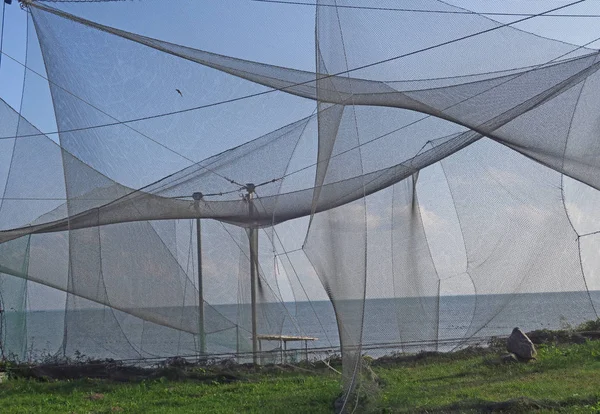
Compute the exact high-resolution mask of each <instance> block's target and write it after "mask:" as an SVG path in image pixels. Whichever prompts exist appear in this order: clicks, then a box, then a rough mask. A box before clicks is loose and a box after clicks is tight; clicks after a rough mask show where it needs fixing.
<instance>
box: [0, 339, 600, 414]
mask: <svg viewBox="0 0 600 414" xmlns="http://www.w3.org/2000/svg"><path fill="white" fill-rule="evenodd" d="M538 352H539V354H538V359H537V361H535V362H531V363H526V364H525V363H513V364H503V363H501V362H500V360H499V358H498V356H499V351H498V352H494V351H490V350H481V349H474V350H473V349H471V350H465V351H461V352H458V353H454V354H445V355H441V354H437V355H420V356H418V357H398V358H387V359H381V360H376V361H372V362H371V363H370V365H371V368H372V370H373V372H374V373H375V376H376V377H377V379H376V380H375V381H374V382H371V383H370V384H369V385H368V391H367V392H365V394H366V397H364V398H363V399H362V400H361V402H360V406H359V407H358V409H357V410H356V412H373V413H391V412H428V413H431V412H482V411H485V412H490V411H508V412H519V411H520V412H532V411H536V412H585V413H587V412H595V411H596V412H600V341H588V342H585V343H582V344H570V345H542V346H539V347H538ZM219 369H220V370H221V371H220V372H221V374H223V373H224V372H225V371H226V372H225V375H215V372H216V371H214V369H213V371H210V369H200V368H193V373H194V375H192V376H191V377H193V379H192V378H190V376H187V377H186V378H184V379H179V380H178V379H176V377H177V375H175V376H174V375H173V372H175V371H173V370H171V371H165V372H164V373H163V374H161V376H159V377H155V378H153V379H146V380H142V381H129V382H116V381H108V380H99V379H77V380H49V381H40V380H35V379H24V378H11V379H10V380H8V381H6V382H5V383H2V384H0V412H2V413H54V412H56V413H113V412H124V413H185V412H190V413H191V412H195V413H199V412H202V413H238V412H256V413H286V414H287V413H330V412H333V401H334V400H335V398H336V397H337V396H338V395H339V394H340V384H339V375H338V374H337V373H335V372H334V371H332V370H330V369H328V368H327V367H325V366H324V365H322V364H320V365H318V366H302V367H291V366H284V367H277V366H271V367H262V368H259V369H257V370H254V369H251V368H248V367H245V368H244V369H241V368H235V367H229V368H227V369H226V370H225V371H224V370H223V368H219Z"/></svg>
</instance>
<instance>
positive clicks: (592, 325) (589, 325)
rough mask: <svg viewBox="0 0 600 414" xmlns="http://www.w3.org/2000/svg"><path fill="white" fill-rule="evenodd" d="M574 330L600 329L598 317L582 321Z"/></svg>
mask: <svg viewBox="0 0 600 414" xmlns="http://www.w3.org/2000/svg"><path fill="white" fill-rule="evenodd" d="M575 330H576V331H579V332H585V331H600V318H598V319H595V320H594V319H592V320H591V321H587V322H584V323H582V324H580V325H577V327H576V328H575Z"/></svg>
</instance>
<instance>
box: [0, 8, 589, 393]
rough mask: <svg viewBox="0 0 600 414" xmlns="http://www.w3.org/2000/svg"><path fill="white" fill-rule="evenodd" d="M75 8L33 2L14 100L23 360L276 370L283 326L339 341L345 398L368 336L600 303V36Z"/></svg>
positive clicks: (12, 266) (449, 332)
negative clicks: (571, 40) (179, 360)
mask: <svg viewBox="0 0 600 414" xmlns="http://www.w3.org/2000/svg"><path fill="white" fill-rule="evenodd" d="M77 3H78V2H74V3H65V4H60V6H59V7H57V8H55V7H54V6H53V7H50V6H48V5H46V4H44V3H43V2H33V3H29V5H28V7H29V11H30V12H31V15H30V18H31V23H30V28H31V29H30V42H31V44H32V46H31V47H30V48H29V49H28V59H30V60H29V64H28V66H29V69H28V72H27V76H26V78H25V82H24V85H25V88H24V90H23V94H22V101H21V110H20V111H17V110H15V109H13V108H12V106H11V105H9V103H8V102H6V101H1V102H0V119H2V122H1V123H0V138H1V139H0V145H1V148H2V150H1V152H0V156H1V157H2V160H3V162H2V164H1V165H0V189H1V190H2V193H3V197H2V200H1V201H0V272H2V273H1V274H0V292H1V294H2V299H1V300H2V305H3V309H4V310H6V312H4V314H3V331H2V347H3V350H4V352H5V353H12V354H14V355H16V356H18V357H19V358H24V357H25V356H26V353H27V352H26V351H27V348H28V341H29V342H30V343H29V345H31V341H32V339H31V338H32V337H33V333H34V332H35V336H37V337H38V338H39V339H38V341H42V342H43V345H42V346H37V347H36V349H43V350H45V351H47V352H49V353H52V354H59V355H62V356H67V357H72V356H74V355H77V354H78V353H81V352H83V353H85V354H86V355H90V356H93V357H114V358H120V359H124V358H152V357H168V356H175V355H201V356H203V357H213V356H218V355H235V356H237V357H238V358H239V360H240V361H243V362H246V361H254V362H258V359H257V358H259V356H258V355H257V354H258V351H259V350H260V351H262V352H261V354H260V355H262V361H263V362H268V361H277V360H278V358H281V359H283V358H284V353H282V352H281V347H283V346H284V341H283V338H284V337H283V336H282V335H286V336H287V338H288V339H289V338H292V337H291V336H293V339H295V340H296V341H297V342H293V343H291V344H290V345H291V346H292V347H296V348H297V349H301V348H302V347H304V346H307V347H308V346H311V347H316V348H319V347H336V346H340V347H341V352H342V356H343V383H344V390H345V395H346V396H349V395H351V394H352V392H353V391H354V390H355V389H356V387H357V384H359V377H360V376H359V373H360V361H361V353H363V352H365V350H366V351H367V352H372V351H370V350H373V349H374V348H376V347H383V346H386V344H391V345H390V347H393V348H392V349H393V350H398V349H399V350H402V351H414V350H420V349H429V350H449V349H453V348H455V347H456V346H460V345H461V344H465V343H467V342H468V341H470V340H472V339H477V338H485V337H488V336H491V335H498V334H502V333H505V332H508V331H509V330H510V329H511V328H512V327H513V326H515V325H519V326H521V327H524V328H526V329H532V328H536V327H548V326H556V325H558V324H559V323H565V322H568V323H577V322H579V321H583V320H586V319H590V318H595V317H597V312H596V309H597V307H598V306H599V305H600V303H599V301H600V296H599V295H598V294H597V289H598V288H599V287H600V281H599V280H600V279H599V276H598V275H597V271H596V270H595V269H596V268H597V261H598V259H599V258H598V257H597V256H598V249H597V248H596V247H597V244H596V242H597V241H598V240H597V239H598V234H597V231H598V226H599V225H600V221H599V220H598V218H597V212H596V211H597V209H596V208H595V206H596V205H597V204H596V202H597V201H600V198H599V196H598V194H597V190H598V189H600V182H599V181H598V179H599V178H598V177H600V174H599V171H598V168H599V167H600V161H599V160H600V154H599V151H600V147H599V145H598V143H597V139H596V137H597V136H598V132H599V131H598V130H597V129H598V122H597V119H596V115H595V111H594V108H596V107H597V106H598V103H599V102H598V99H600V98H598V96H600V94H598V85H599V82H600V78H599V77H600V75H599V74H598V69H599V68H600V61H599V57H598V52H597V51H596V50H593V49H590V48H587V47H584V46H574V45H570V44H567V43H564V42H559V41H555V40H550V39H546V38H543V37H540V36H537V35H533V34H531V33H527V32H525V31H523V30H519V29H516V28H515V27H512V26H511V25H509V24H503V23H499V22H496V21H493V20H490V19H488V18H486V17H483V16H481V15H478V14H476V13H467V12H464V10H462V9H458V8H456V7H454V6H451V5H448V4H446V3H443V2H439V1H416V0H415V1H410V2H407V3H410V7H411V8H414V9H419V10H425V11H430V12H431V13H418V14H403V13H393V12H390V10H389V9H390V8H393V5H394V2H386V1H377V2H374V3H377V7H373V8H370V9H368V8H361V7H356V6H360V4H359V3H358V2H355V1H353V0H344V1H342V0H319V1H318V2H317V6H316V7H312V8H304V9H303V10H304V11H305V13H301V14H297V15H296V14H294V15H291V14H290V15H286V14H282V15H281V19H280V20H277V23H272V19H271V17H272V13H273V9H271V8H272V7H275V6H273V5H270V4H245V3H243V4H236V6H233V5H232V4H229V3H227V2H225V3H224V4H223V5H220V6H210V7H209V6H207V7H206V8H202V6H201V5H198V4H196V5H194V4H192V5H190V4H188V3H185V4H184V2H181V3H177V7H171V6H170V5H169V7H167V6H165V5H164V4H162V3H163V2H153V1H150V2H148V4H144V5H140V4H134V3H120V2H114V3H112V2H111V3H108V4H102V5H88V4H77ZM145 7H147V10H146V9H144V8H145ZM235 7H239V9H235ZM277 7H289V6H285V5H283V6H282V5H279V6H277ZM142 9H144V10H142ZM233 9H235V10H233ZM386 9H387V11H386ZM315 10H316V19H315ZM117 11H119V13H117ZM233 11H235V12H233ZM454 12H460V13H454ZM546 12H548V11H546ZM157 13H160V14H157ZM246 13H251V14H248V16H256V18H257V20H256V21H253V19H249V18H246V17H244V16H246ZM156 15H162V16H164V19H165V20H167V19H171V20H172V21H175V22H177V24H176V26H177V27H175V25H173V24H172V25H171V26H170V27H168V28H167V30H165V29H164V28H163V29H161V28H160V27H157V28H154V25H153V24H151V22H152V20H151V19H152V17H151V16H156ZM131 16H136V18H135V19H129V17H131ZM191 16H196V17H194V18H192V17H191ZM138 17H139V18H138ZM217 17H218V18H219V19H220V20H219V19H216V18H217ZM196 19H199V21H197V20H196ZM215 19H216V20H215ZM527 19H529V17H528V18H521V20H527ZM216 21H218V22H219V23H218V24H217V23H216ZM249 21H253V25H259V24H260V23H261V22H263V23H265V24H266V22H269V23H272V24H271V25H265V28H264V30H263V31H261V32H260V33H258V34H257V35H256V38H252V39H246V37H245V36H244V34H245V33H247V32H248V30H249V26H248V25H249V24H250V23H249ZM307 22H310V24H309V25H306V23H307ZM303 24H304V26H302V25H303ZM286 27H289V28H295V29H298V32H297V33H295V34H294V35H289V36H283V37H280V38H279V40H280V43H281V44H277V45H275V44H274V42H273V39H278V37H277V33H278V32H279V31H282V30H283V29H284V28H286ZM440 27H443V28H444V30H434V29H432V30H426V31H425V32H426V34H427V35H422V33H423V28H440ZM230 28H235V30H233V29H231V30H233V32H234V33H233V34H231V33H229V32H228V30H230ZM301 28H304V31H302V29H301ZM283 31H284V32H285V30H283ZM287 33H289V31H288V32H287ZM245 42H249V43H248V44H250V45H253V46H255V47H254V48H245V47H244V45H245V44H246V43H245ZM240 45H241V47H240ZM515 45H518V46H515ZM234 46H235V47H234ZM273 48H274V49H275V51H274V52H273V50H271V49H273ZM234 56H236V57H234ZM40 96H45V97H46V99H45V104H44V102H42V101H43V99H39V97H40ZM36 99H38V100H36ZM34 102H37V103H36V104H34ZM40 114H44V115H40ZM48 119H51V120H52V121H48ZM52 122H53V123H54V127H47V128H48V130H54V129H55V131H56V132H55V133H47V134H44V133H42V132H41V131H40V129H43V128H41V127H39V125H44V126H45V125H49V124H51V123H52ZM36 125H37V126H38V127H36ZM5 158H6V162H4V160H5ZM575 305H576V306H575ZM32 308H33V309H45V310H48V309H49V308H51V309H53V310H52V312H46V313H45V315H46V316H44V317H45V318H53V321H52V323H49V322H48V320H43V318H42V317H41V316H39V315H36V313H34V312H27V310H28V309H32ZM9 310H10V311H9ZM50 314H52V316H51V317H50V316H47V315H50ZM44 325H46V326H52V327H53V328H52V329H51V330H48V329H46V330H44ZM314 338H318V339H319V340H318V341H313V339H314ZM302 341H306V345H305V344H304V343H302ZM309 341H310V344H309ZM286 345H287V343H286ZM269 351H272V352H269ZM373 352H376V351H373ZM292 353H294V355H297V357H300V355H302V353H301V352H300V351H290V355H291V354H292Z"/></svg>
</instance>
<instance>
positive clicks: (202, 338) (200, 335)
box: [192, 193, 206, 355]
mask: <svg viewBox="0 0 600 414" xmlns="http://www.w3.org/2000/svg"><path fill="white" fill-rule="evenodd" d="M202 197H203V195H202V193H194V194H192V198H193V199H194V200H195V201H196V202H199V201H200V200H202ZM196 248H197V257H198V338H199V342H200V355H204V354H205V353H206V335H205V332H204V289H203V280H202V224H201V221H200V219H199V218H197V219H196Z"/></svg>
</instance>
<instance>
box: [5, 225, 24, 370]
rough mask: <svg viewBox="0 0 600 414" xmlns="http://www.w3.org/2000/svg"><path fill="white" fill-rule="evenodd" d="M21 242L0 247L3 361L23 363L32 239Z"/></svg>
mask: <svg viewBox="0 0 600 414" xmlns="http://www.w3.org/2000/svg"><path fill="white" fill-rule="evenodd" d="M18 241H19V243H13V244H11V245H0V257H2V262H3V263H2V264H0V289H1V290H0V291H1V292H2V293H1V296H0V301H1V303H0V306H2V315H1V322H0V323H1V325H0V326H1V327H2V331H1V332H0V335H1V337H0V341H1V342H0V346H1V351H2V356H3V357H7V358H15V359H17V360H21V361H22V360H24V358H25V356H26V351H27V278H26V275H27V271H28V266H29V243H30V236H26V237H23V238H21V239H19V240H18ZM15 247H16V248H15ZM5 272H8V273H5ZM15 276H18V277H15Z"/></svg>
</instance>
